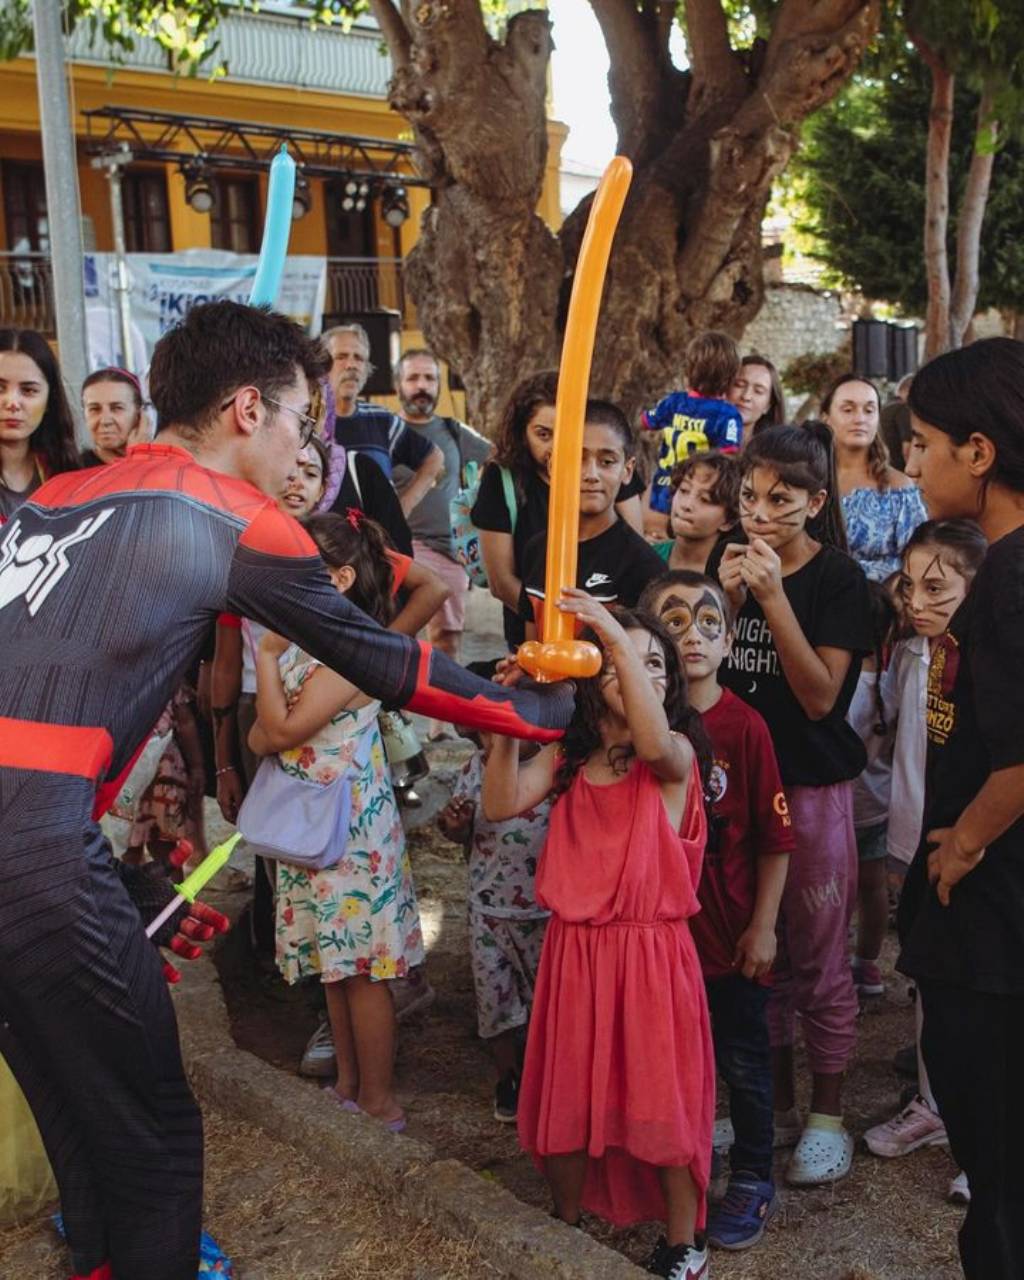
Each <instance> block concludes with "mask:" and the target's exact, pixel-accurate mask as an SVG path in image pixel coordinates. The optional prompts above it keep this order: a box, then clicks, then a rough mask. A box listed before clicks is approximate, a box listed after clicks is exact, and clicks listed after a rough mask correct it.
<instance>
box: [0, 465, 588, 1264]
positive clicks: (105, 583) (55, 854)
mask: <svg viewBox="0 0 1024 1280" xmlns="http://www.w3.org/2000/svg"><path fill="white" fill-rule="evenodd" d="M2 534H3V536H2V539H0V1052H2V1053H3V1055H4V1056H5V1057H6V1058H7V1060H8V1062H9V1064H10V1065H11V1067H12V1069H13V1070H14V1072H15V1074H16V1075H17V1077H18V1079H19V1082H20V1083H21V1085H22V1088H23V1089H24V1090H25V1093H26V1095H27V1096H28V1099H29V1101H30V1103H31V1105H32V1108H33V1110H34V1112H35V1115H36V1118H37V1120H38V1121H39V1125H40V1129H41V1130H42V1133H43V1136H44V1140H45V1142H46V1145H47V1149H48V1151H49V1154H50V1159H51V1162H52V1164H53V1166H54V1170H55V1173H56V1175H57V1180H58V1184H59V1187H60V1192H61V1202H62V1208H63V1211H64V1217H65V1222H66V1225H67V1229H68V1238H69V1241H70V1244H71V1247H72V1252H73V1255H74V1260H75V1265H76V1267H77V1269H78V1271H79V1272H81V1273H82V1274H86V1275H87V1274H89V1273H90V1272H91V1271H93V1270H94V1269H96V1268H98V1267H101V1266H102V1265H103V1264H105V1263H107V1262H108V1261H109V1262H110V1264H111V1265H112V1275H113V1276H114V1277H115V1280H141V1278H142V1277H145V1280H193V1277H194V1276H195V1275H196V1270H197V1250H198V1238H199V1225H200V1208H201V1198H202V1133H201V1126H200V1120H199V1114H198V1109H197V1108H196V1106H195V1103H194V1101H193V1099H192V1096H191V1093H190V1092H189V1089H188V1085H187V1083H186V1081H185V1078H184V1074H183V1071H182V1066H181V1059H180V1053H179V1049H178V1038H177V1028H176V1025H175V1020H174V1014H173V1011H172V1008H171V1004H170V1000H169V998H168V995H167V992H166V989H165V984H164V981H163V978H162V974H161V968H160V964H159V961H158V958H157V954H156V952H155V951H154V949H153V947H152V946H151V944H150V943H149V942H148V941H147V940H146V938H145V936H144V933H143V930H142V927H141V923H140V919H139V915H138V912H137V911H136V910H135V908H134V907H133V905H132V904H131V902H130V900H129V899H128V897H127V895H126V893H125V891H124V888H123V885H122V884H121V881H120V879H119V877H118V876H117V874H116V871H115V869H114V868H113V865H112V861H111V858H110V853H109V849H108V847H107V845H106V843H105V841H104V839H103V837H102V834H101V833H100V831H99V828H98V827H97V826H96V824H95V822H94V820H93V813H94V810H95V808H96V804H97V791H98V789H100V788H102V786H103V784H104V783H105V782H106V783H108V784H109V783H111V782H112V781H113V780H115V779H116V778H117V777H118V776H119V775H120V774H121V773H122V772H123V771H124V769H125V768H126V767H127V765H128V764H129V763H130V762H131V760H132V758H133V756H134V754H135V752H136V750H137V748H138V747H139V745H140V744H141V742H142V741H143V739H144V738H145V736H146V735H147V734H148V733H149V730H150V729H151V727H152V726H153V724H154V723H155V722H156V720H157V718H158V716H159V714H160V711H161V709H162V708H163V706H164V705H165V704H166V703H167V701H168V699H169V698H170V697H171V695H172V694H173V692H174V690H175V689H176V688H177V687H178V684H179V682H180V680H181V678H182V676H183V674H184V672H185V671H186V670H187V669H188V667H189V666H190V665H191V664H192V663H193V662H194V660H195V658H196V656H197V654H198V651H199V650H200V648H201V646H202V644H203V641H204V639H205V637H206V635H207V634H208V632H209V629H210V628H211V626H212V625H213V623H214V622H215V620H216V618H217V616H218V614H220V613H221V612H222V611H229V612H232V613H238V614H242V615H244V616H246V617H249V618H254V619H256V620H257V621H258V622H261V623H264V624H265V625H266V626H269V627H272V628H273V629H274V630H275V631H279V632H281V633H282V634H283V635H285V636H287V637H288V638H289V639H291V640H293V641H295V642H296V643H298V644H299V645H300V646H301V647H302V648H303V649H305V650H306V651H307V652H309V653H310V654H312V655H313V656H314V657H316V658H317V659H319V660H320V661H321V662H323V663H325V664H326V665H328V666H330V667H333V668H334V669H336V670H337V671H339V672H341V673H342V674H343V675H345V676H346V677H347V678H348V679H349V680H351V681H352V682H353V683H354V684H356V685H358V686H359V687H360V688H361V689H362V690H363V691H364V692H365V693H367V694H368V695H370V696H371V697H374V698H379V699H381V701H383V702H384V703H386V704H389V705H392V706H398V705H403V706H407V707H409V708H411V709H413V710H416V711H421V712H423V713H424V714H427V715H431V716H434V717H436V718H438V719H446V720H456V721H458V722H459V723H462V724H472V725H476V726H478V727H480V728H484V729H492V730H495V731H498V732H504V733H510V734H513V735H516V736H520V737H536V738H541V739H545V740H548V739H551V738H553V737H556V736H558V733H559V732H560V730H561V729H562V728H563V727H564V726H565V724H566V723H567V721H568V717H569V715H570V714H571V711H572V699H571V695H570V694H569V692H568V690H565V689H560V688H558V687H557V686H552V687H550V688H548V689H536V688H533V689H517V690H515V691H510V690H508V689H503V688H500V687H499V686H496V685H493V684H487V683H486V682H483V681H480V680H477V679H476V678H475V677H473V676H472V675H471V674H470V673H469V672H467V671H465V670H463V669H462V668H461V667H459V666H457V665H456V664H455V663H453V662H451V661H449V660H448V659H447V658H445V657H444V656H443V655H441V654H439V653H436V652H433V651H432V650H431V649H430V648H429V647H428V646H426V645H421V644H418V643H417V642H416V641H414V640H411V639H409V638H408V637H405V636H400V635H398V634H396V633H394V632H390V631H384V630H382V629H381V628H380V627H379V626H377V624H376V623H374V622H373V621H372V620H371V619H369V618H367V617H366V616H365V615H364V614H362V613H360V612H359V610H357V609H356V608H354V607H353V606H352V605H350V604H349V603H348V602H347V601H346V600H345V598H344V596H342V595H340V594H339V592H338V591H337V590H336V589H335V588H334V586H333V584H332V583H331V581H330V578H329V577H328V575H327V572H326V570H325V568H324V566H323V563H322V561H321V560H320V557H319V554H318V552H317V550H316V547H315V545H314V544H313V542H312V541H311V540H310V538H309V537H308V536H307V535H306V533H305V531H304V530H303V529H302V528H301V527H300V526H299V525H298V524H297V523H296V522H295V521H294V520H293V519H292V518H291V517H290V516H286V515H283V514H282V513H281V512H279V511H278V509H277V508H276V506H275V505H274V504H273V503H272V502H271V501H270V500H269V499H267V498H266V497H265V496H264V495H262V494H260V493H259V492H257V490H255V489H253V488H252V487H251V486H250V485H248V484H246V483H244V482H242V481H239V480H234V479H232V478H230V477H227V476H224V475H221V474H220V473H217V472H212V471H207V470H206V469H205V468H203V467H200V466H199V465H198V464H197V463H196V462H195V460H194V459H193V458H192V456H191V455H190V454H189V453H187V452H186V451H184V450H182V449H178V448H175V447H171V446H165V445H160V444H156V445H141V446H137V447H136V448H134V449H132V450H131V451H130V452H129V455H128V457H127V458H126V459H125V460H124V461H123V462H119V463H114V464H112V465H110V466H107V467H102V468H98V469H96V470H91V471H80V472H73V473H69V474H66V475H63V476H58V477H56V478H55V479H53V480H51V481H49V482H47V483H46V484H45V485H44V486H43V487H42V488H40V489H39V490H38V491H37V492H36V493H35V494H34V495H33V496H32V498H31V499H30V501H29V502H28V503H27V504H26V505H24V506H22V507H21V508H19V510H18V511H17V512H16V513H15V514H14V516H13V517H12V518H11V520H10V521H9V523H8V524H7V525H6V526H4V528H3V531H2Z"/></svg>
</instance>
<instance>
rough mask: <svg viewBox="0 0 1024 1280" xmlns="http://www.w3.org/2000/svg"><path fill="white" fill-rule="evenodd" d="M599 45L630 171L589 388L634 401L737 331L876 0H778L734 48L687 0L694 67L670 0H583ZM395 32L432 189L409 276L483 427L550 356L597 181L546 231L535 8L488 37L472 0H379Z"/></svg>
mask: <svg viewBox="0 0 1024 1280" xmlns="http://www.w3.org/2000/svg"><path fill="white" fill-rule="evenodd" d="M591 3H592V5H593V8H594V11H595V13H596V15H597V17H598V20H599V22H600V23H601V26H602V30H603V33H604V36H605V41H606V43H607V44H608V48H609V53H610V56H611V70H610V72H609V86H610V89H611V94H612V115H613V118H614V119H615V122H616V126H617V128H618V132H619V150H620V151H621V152H622V153H624V154H626V155H628V156H629V157H630V159H631V160H632V161H633V164H634V170H635V172H634V180H633V186H632V189H631V191H630V195H629V199H628V200H627V203H626V207H625V209H624V211H623V216H622V219H621V221H620V224H619V229H618V232H617V235H616V239H615V244H614V247H613V252H612V258H611V262H610V264H609V271H608V278H607V282H606V287H605V294H604V301H603V307H602V314H601V321H600V325H599V329H598V338H597V349H596V351H595V359H594V367H593V374H592V390H593V393H594V394H603V395H608V396H613V397H615V398H616V399H617V400H618V401H619V402H620V403H621V404H622V406H623V408H624V409H626V410H627V412H630V413H632V412H634V411H635V410H637V409H639V408H640V407H642V406H644V405H646V404H649V403H651V402H652V401H653V400H655V399H656V398H658V397H659V396H660V395H661V394H663V393H664V392H665V391H667V390H669V389H670V388H672V387H676V386H679V385H680V379H681V377H682V367H681V366H682V351H683V348H684V347H685V345H686V343H687V341H688V340H689V338H690V337H691V336H692V335H693V334H694V333H695V332H697V331H698V330H700V329H706V328H711V327H714V328H722V329H726V330H727V331H729V332H732V333H734V334H735V335H736V336H737V337H738V336H739V335H740V334H741V332H742V329H743V326H744V325H745V324H746V322H747V321H748V320H749V319H751V318H752V316H753V315H754V314H755V313H756V311H757V309H758V307H759V306H760V303H761V298H762V295H763V282H762V276H761V237H760V226H761V219H762V216H763V213H764V208H765V205H766V202H767V199H768V195H769V192H770V188H771V183H772V181H773V179H774V178H775V176H776V175H777V174H778V173H779V172H780V171H781V170H782V168H783V167H784V165H785V163H786V161H787V160H788V159H789V157H790V155H791V154H792V151H793V148H794V147H795V146H796V142H797V136H798V130H799V126H800V123H801V121H802V120H803V119H804V118H805V117H806V116H807V115H808V114H809V113H810V112H811V111H813V110H814V109H815V108H816V107H817V106H819V105H821V104H822V103H824V102H826V101H827V100H828V99H829V98H831V97H832V96H834V94H835V93H836V92H838V90H839V89H840V88H841V87H842V85H843V83H845V81H846V80H847V79H848V77H849V76H850V74H851V73H852V71H853V69H854V67H855V66H856V63H857V61H858V59H859V57H860V55H861V53H862V51H863V49H864V48H865V46H866V45H867V43H868V42H869V41H870V39H871V38H872V36H873V35H874V32H875V29H876V27H877V22H878V0H781V3H780V4H779V6H778V9H777V12H776V17H775V22H774V29H773V32H772V35H771V37H770V39H769V40H768V41H767V42H758V43H757V45H756V46H755V48H754V49H753V50H750V51H747V52H746V53H745V54H743V55H742V56H741V55H739V54H737V53H735V52H734V51H733V50H732V49H731V47H730V46H729V42H728V28H727V24H726V22H725V18H724V11H723V8H722V4H721V0H686V4H685V8H686V19H687V30H688V35H689V37H690V45H691V69H690V71H689V72H686V73H684V72H680V71H679V70H678V69H677V68H675V67H674V66H673V65H672V62H671V59H670V58H669V55H668V37H669V32H670V28H671V21H672V15H673V12H674V5H673V4H671V3H669V2H667V0H640V3H637V2H636V0H591ZM371 5H372V7H373V10H374V13H375V14H376V16H377V18H378V21H379V23H380V26H381V29H382V31H383V32H384V34H385V37H386V39H387V40H388V44H389V46H390V48H391V51H392V56H393V59H394V64H395V76H394V79H393V81H392V84H391V90H390V100H391V104H392V106H393V107H394V108H395V109H396V110H397V111H399V112H401V114H402V115H404V116H405V117H406V118H407V119H408V120H409V121H410V122H411V124H412V125H413V127H414V131H415V137H416V141H417V145H418V149H419V157H420V167H421V169H422V171H423V172H424V174H425V176H427V177H428V178H429V180H430V183H431V186H432V188H433V193H434V200H433V204H432V206H431V208H430V209H429V210H428V211H427V214H426V215H425V218H424V222H423V226H422V230H421V236H420V240H419V242H418V244H417V246H416V248H415V250H414V251H413V253H412V255H411V256H410V260H409V264H408V280H409V285H410V290H411V292H412V295H413V297H414V299H415V300H416V306H417V310H418V313H419V317H420V321H421V324H422V327H423V331H424V334H425V336H426V338H427V341H428V342H429V343H430V345H431V346H432V348H433V349H434V350H435V351H436V352H437V353H438V355H440V356H442V357H443V358H444V359H446V360H447V361H448V362H449V363H450V365H451V366H452V367H453V368H454V369H455V370H456V371H457V372H458V373H459V375H460V376H461V378H462V380H463V382H464V383H465V385H466V390H467V401H468V413H469V417H470V419H471V420H472V421H473V423H474V424H475V425H477V426H478V427H480V428H482V429H483V430H485V431H488V432H490V433H493V431H494V430H495V428H496V426H497V423H498V421H499V419H500V416H501V412H502V409H503V407H504V405H505V403H506V401H507V399H508V397H509V395H510V393H511V392H512V391H513V389H514V387H515V385H516V384H517V383H518V382H519V381H520V380H521V379H522V378H524V377H526V376H528V375H530V374H532V373H535V372H537V371H538V370H540V369H544V368H552V367H554V366H556V365H557V363H558V357H559V350H560V346H561V331H562V326H563V324H564V318H565V311H566V308H567V304H568V297H569V292H570V289H571V285H572V274H573V271H574V269H575V263H576V257H577V254H578V252H579V244H580V240H581V237H582V232H583V227H584V225H585V221H586V214H587V211H588V209H589V203H590V201H589V199H588V200H585V201H584V202H583V203H582V204H581V206H580V208H579V209H577V210H576V211H575V212H574V214H573V215H571V216H570V217H569V218H568V219H567V220H566V223H565V225H564V227H563V228H562V230H561V232H560V233H559V234H558V235H557V236H556V235H554V234H553V233H552V232H551V231H550V230H549V229H548V228H547V227H546V226H545V225H544V223H543V222H542V221H541V220H540V219H539V218H538V217H537V215H536V213H535V212H534V210H535V209H536V205H537V200H538V197H539V194H540V190H541V185H542V182H543V178H544V169H545V160H546V151H547V133H546V97H547V69H548V60H549V56H550V50H551V39H550V31H549V25H548V19H547V16H546V14H545V13H544V12H543V11H540V10H527V11H524V12H521V13H519V14H517V15H515V16H514V17H513V18H511V19H510V21H509V23H508V27H507V31H506V34H505V38H504V40H503V41H499V40H496V39H494V38H493V37H492V36H490V35H489V34H488V32H487V30H486V28H485V27H484V24H483V21H482V18H481V16H480V5H479V0H401V8H400V9H399V8H396V6H395V4H394V3H393V0H371Z"/></svg>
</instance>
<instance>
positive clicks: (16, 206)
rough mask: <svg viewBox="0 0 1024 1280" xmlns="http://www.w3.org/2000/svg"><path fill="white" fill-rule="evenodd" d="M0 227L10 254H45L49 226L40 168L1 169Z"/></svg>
mask: <svg viewBox="0 0 1024 1280" xmlns="http://www.w3.org/2000/svg"><path fill="white" fill-rule="evenodd" d="M3 186H4V225H5V227H6V231H7V248H8V250H9V251H10V252H11V253H46V252H48V251H49V248H50V223H49V219H48V218H47V216H46V183H45V181H44V179H43V166H42V165H41V164H11V163H10V162H7V161H5V162H4V166H3Z"/></svg>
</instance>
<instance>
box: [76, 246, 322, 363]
mask: <svg viewBox="0 0 1024 1280" xmlns="http://www.w3.org/2000/svg"><path fill="white" fill-rule="evenodd" d="M125 261H126V263H127V266H128V276H129V280H130V282H131V293H130V295H129V297H130V306H131V321H132V358H131V366H132V368H133V369H134V370H135V371H136V372H140V373H141V372H142V371H143V370H144V369H145V368H146V367H147V366H148V365H149V359H150V356H151V355H152V353H153V347H154V345H155V344H156V342H157V340H158V339H159V338H160V337H161V335H162V334H164V333H166V332H167V330H168V329H170V328H172V327H173V326H174V325H176V324H178V322H179V321H181V320H183V319H184V317H185V315H186V313H187V312H188V310H189V308H190V307H194V306H195V305H196V303H197V302H210V301H211V300H212V299H214V298H233V299H234V300H235V301H236V302H246V301H248V298H249V290H250V288H251V286H252V281H253V277H254V276H255V274H256V262H257V258H256V255H255V254H243V253H229V252H227V251H226V250H220V249H184V250H182V251H181V252H179V253H129V254H127V255H126V258H125ZM116 280H117V260H116V258H115V257H114V255H113V254H112V253H87V254H86V255H85V299H86V317H87V323H88V327H89V367H90V368H91V369H99V368H102V367H104V366H105V365H123V364H125V363H126V361H125V357H124V352H123V351H121V345H122V344H121V336H120V334H121V330H120V325H119V323H118V316H117V292H116V289H115V287H114V286H115V283H116ZM326 294H327V259H326V258H320V257H311V256H309V257H307V256H297V257H289V258H287V259H286V260H285V265H284V273H283V275H282V277H281V288H280V290H279V292H278V295H277V302H276V304H275V306H276V309H277V310H278V311H283V312H284V314H285V315H289V316H291V317H292V319H293V320H296V321H297V322H298V323H299V324H301V325H302V326H303V327H304V328H305V329H307V330H308V332H309V333H310V334H314V335H315V334H317V333H319V332H320V319H321V316H322V314H323V310H324V300H325V298H326Z"/></svg>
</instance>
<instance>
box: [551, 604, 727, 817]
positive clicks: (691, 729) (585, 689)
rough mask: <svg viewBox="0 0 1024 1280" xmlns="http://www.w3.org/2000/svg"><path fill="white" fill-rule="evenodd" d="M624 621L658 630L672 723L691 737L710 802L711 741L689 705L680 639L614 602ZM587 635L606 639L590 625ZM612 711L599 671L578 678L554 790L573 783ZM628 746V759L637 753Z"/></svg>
mask: <svg viewBox="0 0 1024 1280" xmlns="http://www.w3.org/2000/svg"><path fill="white" fill-rule="evenodd" d="M611 612H612V614H613V615H614V616H615V618H616V620H617V621H618V623H619V625H620V626H622V627H624V628H625V629H626V630H627V631H646V632H647V633H648V634H649V635H652V636H654V638H655V640H657V642H658V643H659V644H660V645H661V649H662V652H663V653H664V655H665V675H666V685H665V704H664V705H665V716H666V718H667V719H668V725H669V728H670V729H673V730H675V732H677V733H684V734H685V735H686V736H687V738H689V740H690V744H691V746H692V747H693V750H694V755H695V756H696V760H697V768H698V770H699V772H700V780H701V789H702V791H703V793H704V800H705V804H707V803H708V802H709V797H708V779H709V777H710V775H711V764H712V757H711V741H710V739H709V738H708V735H707V731H706V730H705V728H704V724H703V722H702V720H701V718H700V713H699V712H698V711H696V710H695V709H694V708H693V707H691V706H690V702H689V699H688V698H687V696H686V674H685V672H684V671H683V667H682V663H681V662H680V660H679V652H678V650H677V649H676V646H675V642H674V641H673V639H672V636H671V635H670V634H669V632H668V630H667V628H666V627H665V625H664V624H663V623H662V622H661V621H660V620H659V619H658V618H655V617H653V616H652V615H651V614H649V613H642V612H640V611H639V610H636V611H634V610H631V609H621V608H614V607H613V608H612V610H611ZM582 638H583V639H584V640H591V641H593V643H595V644H596V645H597V646H598V647H599V648H600V647H601V641H600V640H599V639H598V637H597V635H596V634H595V633H594V632H593V631H592V630H591V629H590V628H589V627H588V628H587V629H586V630H585V631H583V633H582ZM607 714H608V706H607V704H606V702H605V700H604V695H603V694H602V692H601V677H600V675H596V676H591V677H590V678H589V679H586V680H579V681H577V683H576V711H575V713H574V714H573V718H572V721H571V722H570V724H569V727H568V729H567V730H566V731H565V737H564V738H563V739H562V756H561V760H560V762H559V765H558V770H557V773H556V775H555V789H554V793H555V795H561V794H562V792H563V791H567V790H568V789H569V787H570V785H571V784H572V780H573V778H575V776H576V774H577V773H578V772H579V770H580V769H581V768H582V767H583V765H584V764H585V763H586V761H587V760H588V759H589V757H590V756H591V755H592V754H593V752H594V750H595V749H596V748H597V747H599V746H600V745H601V730H600V725H601V721H602V720H603V719H604V717H605V716H606V715H607ZM633 754H634V753H633V750H632V748H629V749H628V750H627V752H626V754H625V755H624V756H623V762H624V763H625V761H627V760H628V759H629V758H630V757H631V756H632V755H633Z"/></svg>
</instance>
